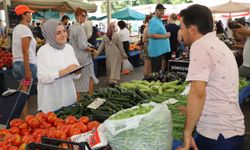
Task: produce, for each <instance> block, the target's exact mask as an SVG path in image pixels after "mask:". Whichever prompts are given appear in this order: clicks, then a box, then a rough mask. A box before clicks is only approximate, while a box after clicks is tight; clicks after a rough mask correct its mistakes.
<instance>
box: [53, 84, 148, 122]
mask: <svg viewBox="0 0 250 150" xmlns="http://www.w3.org/2000/svg"><path fill="white" fill-rule="evenodd" d="M96 98H103V99H105V100H106V101H105V102H104V103H103V104H102V105H101V106H99V107H98V108H96V109H92V108H88V107H87V106H88V105H89V104H91V103H92V102H94V101H95V100H96ZM147 99H149V95H148V94H144V93H143V92H141V91H140V90H138V89H133V90H130V89H125V88H122V87H117V88H102V89H99V90H97V91H95V92H94V94H93V96H89V95H85V96H84V97H83V99H82V100H81V101H80V102H79V103H76V104H74V105H71V106H68V107H64V108H62V109H60V110H59V111H57V112H56V114H57V116H58V117H60V118H65V117H66V116H68V115H73V116H75V117H76V118H80V117H81V116H83V115H86V116H89V117H90V118H92V119H96V120H98V121H100V122H103V121H104V120H106V119H107V118H108V117H109V116H111V115H112V114H114V113H116V112H118V111H120V110H122V109H126V108H131V107H133V106H136V105H138V104H141V103H147V102H149V101H148V100H147Z"/></svg>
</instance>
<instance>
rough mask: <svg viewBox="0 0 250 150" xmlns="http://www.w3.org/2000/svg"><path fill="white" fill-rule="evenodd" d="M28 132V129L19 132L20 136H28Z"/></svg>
mask: <svg viewBox="0 0 250 150" xmlns="http://www.w3.org/2000/svg"><path fill="white" fill-rule="evenodd" d="M30 133H31V132H30V131H29V129H22V130H21V131H20V134H21V135H22V136H24V135H30Z"/></svg>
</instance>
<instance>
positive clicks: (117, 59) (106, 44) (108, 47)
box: [98, 23, 128, 86]
mask: <svg viewBox="0 0 250 150" xmlns="http://www.w3.org/2000/svg"><path fill="white" fill-rule="evenodd" d="M115 29H116V26H115V23H110V24H109V25H108V30H107V33H106V34H105V35H104V37H103V40H102V43H101V45H100V47H99V49H98V54H100V53H101V52H102V51H103V49H105V54H106V72H107V77H108V81H109V84H110V85H111V86H114V85H116V84H118V82H119V80H120V79H121V67H122V61H123V59H127V58H128V56H127V55H126V53H125V51H124V49H123V45H122V41H121V39H120V36H119V34H118V33H116V30H115Z"/></svg>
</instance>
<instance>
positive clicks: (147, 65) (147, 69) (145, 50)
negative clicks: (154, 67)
mask: <svg viewBox="0 0 250 150" xmlns="http://www.w3.org/2000/svg"><path fill="white" fill-rule="evenodd" d="M152 17H153V15H147V16H146V18H145V21H144V22H145V26H144V29H143V35H142V43H143V46H142V47H143V48H142V49H143V56H144V70H143V72H144V78H145V79H147V78H148V77H149V76H150V74H151V60H150V58H149V56H148V23H149V21H150V19H151V18H152Z"/></svg>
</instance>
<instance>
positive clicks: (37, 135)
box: [33, 129, 47, 138]
mask: <svg viewBox="0 0 250 150" xmlns="http://www.w3.org/2000/svg"><path fill="white" fill-rule="evenodd" d="M33 135H34V137H35V138H41V137H42V136H46V135H47V131H46V130H45V129H37V130H36V131H35V132H34V133H33Z"/></svg>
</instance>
